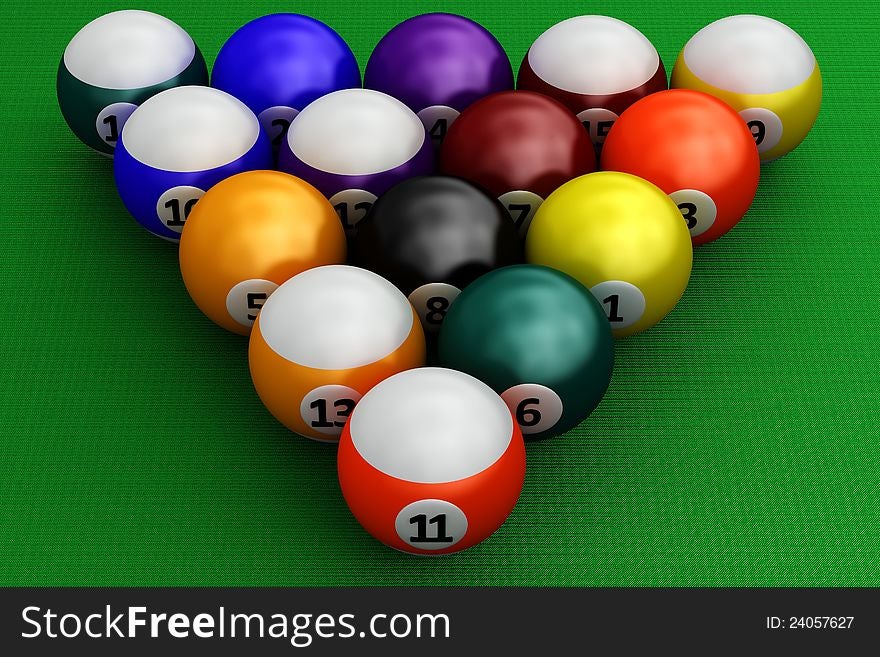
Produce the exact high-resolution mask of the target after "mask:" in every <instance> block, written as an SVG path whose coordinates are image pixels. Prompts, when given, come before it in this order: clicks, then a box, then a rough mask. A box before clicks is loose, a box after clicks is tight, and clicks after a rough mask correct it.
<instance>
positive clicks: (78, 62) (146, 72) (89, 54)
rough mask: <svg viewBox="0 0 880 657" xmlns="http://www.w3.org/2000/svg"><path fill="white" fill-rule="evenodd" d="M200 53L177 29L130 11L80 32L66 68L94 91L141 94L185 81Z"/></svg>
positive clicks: (69, 48)
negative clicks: (183, 77) (138, 91)
mask: <svg viewBox="0 0 880 657" xmlns="http://www.w3.org/2000/svg"><path fill="white" fill-rule="evenodd" d="M195 52H196V46H195V44H194V43H193V40H192V39H191V38H190V36H189V35H188V34H187V33H186V32H184V31H183V29H182V28H181V27H180V26H179V25H177V23H174V22H173V21H170V20H168V19H167V18H165V17H164V16H159V15H158V14H154V13H152V12H149V11H140V10H137V9H128V10H123V11H114V12H113V13H110V14H106V15H104V16H101V17H99V18H96V19H95V20H93V21H92V22H91V23H89V24H88V25H86V26H85V27H83V28H82V29H81V30H80V31H79V32H77V33H76V35H75V36H74V37H73V39H71V41H70V43H69V44H68V45H67V48H66V49H65V51H64V66H65V67H66V68H67V70H68V71H69V72H70V74H71V75H73V77H75V78H77V79H79V80H82V81H83V82H85V83H86V84H90V85H92V86H94V87H101V88H103V89H140V88H142V87H151V86H153V85H155V84H159V83H160V82H165V81H166V80H170V79H171V78H173V77H175V76H177V75H180V74H181V73H182V72H183V71H184V70H185V69H186V67H187V66H189V65H190V64H191V63H192V60H193V56H194V55H195Z"/></svg>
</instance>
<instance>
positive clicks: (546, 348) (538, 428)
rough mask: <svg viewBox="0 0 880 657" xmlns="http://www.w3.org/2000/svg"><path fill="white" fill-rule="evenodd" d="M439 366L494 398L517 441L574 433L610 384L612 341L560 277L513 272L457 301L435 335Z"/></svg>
mask: <svg viewBox="0 0 880 657" xmlns="http://www.w3.org/2000/svg"><path fill="white" fill-rule="evenodd" d="M439 354H440V358H439V360H440V363H441V364H442V365H443V366H445V367H451V368H453V369H456V370H461V371H462V372H467V373H468V374H471V375H473V376H475V377H477V378H478V379H480V380H481V381H483V382H485V383H486V384H488V385H489V387H491V388H492V389H493V390H495V391H496V392H497V393H498V394H500V395H501V398H502V399H503V400H504V401H505V402H506V403H507V405H508V407H509V408H510V411H511V413H513V416H514V418H516V421H517V423H518V424H519V428H520V430H521V431H522V433H523V436H524V437H525V438H526V439H527V440H528V439H542V438H549V437H551V436H556V435H558V434H561V433H564V432H566V431H568V430H569V429H571V428H572V427H574V426H577V425H578V424H579V423H580V422H581V421H582V420H583V419H584V418H586V417H587V416H588V415H589V414H590V413H591V412H592V411H593V409H594V408H596V406H597V405H598V404H599V402H600V401H601V400H602V396H603V395H604V394H605V391H606V389H607V388H608V384H609V383H610V382H611V370H612V367H613V365H614V338H613V337H612V335H611V325H610V324H609V323H608V320H607V319H606V318H605V312H604V311H603V309H602V306H600V305H599V302H598V301H597V300H596V298H595V297H593V295H592V294H590V291H589V290H587V288H585V287H584V286H583V285H581V284H580V283H578V282H577V281H576V280H574V279H573V278H571V277H570V276H568V275H567V274H563V273H562V272H559V271H556V270H555V269H550V268H549V267H541V266H538V265H516V266H513V267H504V268H502V269H497V270H495V271H493V272H489V273H488V274H486V275H485V276H482V277H481V278H479V279H477V280H476V281H474V282H473V283H471V285H469V286H468V288H467V289H466V290H464V291H463V292H462V293H461V295H460V296H459V297H458V299H456V301H455V305H453V306H452V308H450V309H449V313H448V314H447V315H446V319H445V320H444V322H443V328H442V330H441V331H440V349H439Z"/></svg>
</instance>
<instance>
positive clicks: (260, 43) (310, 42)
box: [211, 14, 361, 148]
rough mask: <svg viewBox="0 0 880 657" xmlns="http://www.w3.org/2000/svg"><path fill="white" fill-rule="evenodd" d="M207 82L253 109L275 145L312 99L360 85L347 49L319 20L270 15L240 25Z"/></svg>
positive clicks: (218, 58) (226, 45)
mask: <svg viewBox="0 0 880 657" xmlns="http://www.w3.org/2000/svg"><path fill="white" fill-rule="evenodd" d="M211 85H212V86H214V87H216V88H217V89H222V90H223V91H225V92H227V93H229V94H232V95H233V96H235V97H236V98H238V99H239V100H241V101H242V102H243V103H244V104H245V105H247V106H248V107H250V108H251V110H252V111H253V112H254V114H256V115H257V118H259V119H260V123H261V124H262V125H263V129H264V130H265V131H266V134H268V135H269V138H270V139H271V140H272V144H273V146H274V147H275V148H278V147H279V146H280V145H281V142H282V140H283V139H284V136H285V135H286V134H287V128H288V126H289V125H290V122H291V121H293V118H294V117H295V116H296V115H297V114H298V113H299V112H300V111H301V110H302V109H303V108H304V107H305V106H306V105H308V104H309V103H311V102H312V101H313V100H316V99H318V98H320V97H321V96H324V95H325V94H328V93H330V92H331V91H337V90H339V89H350V88H353V87H360V86H361V71H360V68H358V63H357V60H356V59H355V57H354V54H353V53H352V52H351V48H349V47H348V45H347V44H346V43H345V41H343V40H342V37H340V36H339V35H338V34H337V33H336V32H334V31H333V30H332V29H331V28H330V27H328V26H327V25H325V24H324V23H322V22H321V21H318V20H315V19H314V18H309V17H308V16H301V15H299V14H272V15H270V16H263V17H261V18H257V19H255V20H252V21H251V22H250V23H247V24H246V25H244V26H243V27H240V28H239V29H238V30H237V31H236V32H235V33H233V35H232V36H231V37H229V39H228V40H227V41H226V43H224V44H223V47H222V48H220V52H219V53H218V54H217V60H216V61H215V62H214V68H213V70H212V72H211Z"/></svg>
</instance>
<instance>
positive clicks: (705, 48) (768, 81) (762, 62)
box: [684, 14, 816, 94]
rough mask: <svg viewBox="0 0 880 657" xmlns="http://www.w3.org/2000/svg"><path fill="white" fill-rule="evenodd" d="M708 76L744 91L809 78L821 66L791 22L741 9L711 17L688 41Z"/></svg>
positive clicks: (692, 58)
mask: <svg viewBox="0 0 880 657" xmlns="http://www.w3.org/2000/svg"><path fill="white" fill-rule="evenodd" d="M684 62H685V64H686V65H687V67H688V68H689V69H690V70H691V72H692V73H693V74H694V75H695V76H697V77H698V78H699V79H700V80H702V81H703V82H706V83H708V84H711V85H712V86H714V87H718V88H719V89H724V90H726V91H733V92H735V93H741V94H772V93H777V92H779V91H785V90H786V89H791V88H792V87H796V86H798V85H799V84H801V83H803V82H804V81H806V79H807V78H809V77H810V75H812V73H813V70H814V69H815V68H816V58H815V57H814V56H813V51H812V50H810V46H808V45H807V43H806V42H805V41H804V40H803V39H802V38H801V37H800V35H798V33H797V32H795V31H794V30H792V29H791V28H790V27H788V26H787V25H784V24H782V23H780V22H779V21H776V20H773V19H772V18H767V17H766V16H754V15H751V14H742V15H739V16H728V17H727V18H722V19H721V20H717V21H715V22H714V23H710V24H709V25H707V26H706V27H704V28H703V29H702V30H700V31H699V32H697V33H696V34H695V35H694V36H693V37H691V40H690V41H688V42H687V44H686V45H685V47H684Z"/></svg>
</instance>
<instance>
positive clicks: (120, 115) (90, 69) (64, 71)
mask: <svg viewBox="0 0 880 657" xmlns="http://www.w3.org/2000/svg"><path fill="white" fill-rule="evenodd" d="M56 84H57V93H58V104H59V106H60V107H61V113H62V115H63V116H64V120H65V121H67V125H68V126H70V129H71V130H72V131H73V133H74V134H75V135H76V136H77V137H78V138H79V139H80V140H81V141H82V142H83V143H84V144H85V145H86V146H88V147H89V148H92V149H94V150H96V151H98V152H99V153H101V154H103V155H109V156H112V155H113V152H114V150H115V149H116V144H117V142H118V141H119V135H120V134H121V132H122V129H123V127H124V126H125V122H126V121H127V120H128V117H130V116H131V114H132V112H134V110H135V109H137V107H138V106H139V105H140V104H142V103H143V102H144V101H145V100H147V99H148V98H150V97H151V96H155V95H156V94H157V93H159V92H160V91H164V90H166V89H171V88H172V87H178V86H183V85H190V84H208V69H207V67H206V66H205V59H204V57H202V53H201V51H200V50H199V49H198V47H197V46H196V44H195V43H194V42H193V40H192V38H191V37H190V36H189V35H188V34H187V33H186V32H185V31H184V30H183V29H182V28H181V27H180V26H179V25H177V24H176V23H174V22H173V21H170V20H168V19H167V18H165V17H164V16H160V15H158V14H154V13H152V12H149V11H140V10H133V9H130V10H123V11H114V12H112V13H109V14H105V15H104V16H100V17H98V18H96V19H95V20H93V21H92V22H91V23H89V24H88V25H86V26H85V27H83V28H82V29H81V30H80V31H79V32H77V33H76V34H75V35H74V37H73V38H72V39H71V40H70V43H68V44H67V47H66V48H65V49H64V55H63V57H62V58H61V63H60V64H59V65H58V76H57V83H56Z"/></svg>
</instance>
